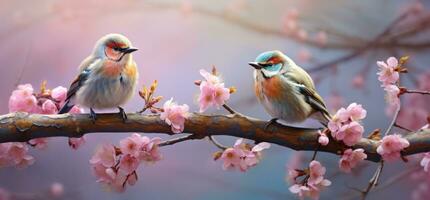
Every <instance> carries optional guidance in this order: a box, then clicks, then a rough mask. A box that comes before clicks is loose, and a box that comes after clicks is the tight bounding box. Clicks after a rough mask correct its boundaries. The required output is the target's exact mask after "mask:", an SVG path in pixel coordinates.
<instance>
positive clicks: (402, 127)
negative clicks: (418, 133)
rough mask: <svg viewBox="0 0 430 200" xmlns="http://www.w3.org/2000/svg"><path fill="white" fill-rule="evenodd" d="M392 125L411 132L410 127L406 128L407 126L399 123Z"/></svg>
mask: <svg viewBox="0 0 430 200" xmlns="http://www.w3.org/2000/svg"><path fill="white" fill-rule="evenodd" d="M394 126H395V127H397V128H400V129H403V130H405V131H409V132H412V130H411V129H408V128H406V127H404V126H401V125H399V124H398V123H394Z"/></svg>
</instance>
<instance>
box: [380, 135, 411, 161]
mask: <svg viewBox="0 0 430 200" xmlns="http://www.w3.org/2000/svg"><path fill="white" fill-rule="evenodd" d="M408 146H409V142H408V140H406V139H405V138H402V136H401V135H398V134H393V135H386V136H384V137H383V138H382V141H380V144H379V146H378V148H377V149H376V151H377V152H378V154H379V155H381V156H382V158H383V159H384V160H386V161H392V160H396V159H398V158H400V156H401V154H400V152H401V151H402V150H403V149H404V148H406V147H408Z"/></svg>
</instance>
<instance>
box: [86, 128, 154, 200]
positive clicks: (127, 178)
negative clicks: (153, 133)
mask: <svg viewBox="0 0 430 200" xmlns="http://www.w3.org/2000/svg"><path fill="white" fill-rule="evenodd" d="M160 142H161V139H160V138H152V139H150V138H148V137H146V136H141V135H139V134H137V133H134V134H132V135H131V136H130V137H127V138H125V139H123V140H121V141H120V145H119V147H115V146H114V145H112V144H103V145H101V146H100V147H99V148H97V150H96V152H95V154H94V155H93V157H92V158H91V160H90V163H91V165H92V169H93V172H94V174H95V176H96V177H97V178H98V180H97V182H100V183H102V184H104V185H105V186H107V187H108V188H109V189H112V190H114V191H117V192H122V191H124V190H125V187H126V185H127V184H129V185H134V184H135V183H136V181H137V172H136V170H137V168H138V167H139V164H140V163H142V162H146V163H153V162H156V161H159V160H161V154H160V152H159V146H158V145H159V144H160Z"/></svg>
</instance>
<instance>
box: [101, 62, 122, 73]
mask: <svg viewBox="0 0 430 200" xmlns="http://www.w3.org/2000/svg"><path fill="white" fill-rule="evenodd" d="M121 70H122V69H121V65H120V64H119V63H117V62H114V61H111V60H107V61H105V63H104V66H103V75H105V76H107V77H116V76H119V74H121Z"/></svg>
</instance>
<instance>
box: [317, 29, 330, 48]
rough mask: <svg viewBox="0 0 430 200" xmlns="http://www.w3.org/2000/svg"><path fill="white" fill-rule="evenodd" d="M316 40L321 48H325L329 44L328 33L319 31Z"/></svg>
mask: <svg viewBox="0 0 430 200" xmlns="http://www.w3.org/2000/svg"><path fill="white" fill-rule="evenodd" d="M315 40H316V42H317V43H318V44H319V45H320V46H325V45H326V44H327V33H326V32H325V31H319V32H318V33H317V35H316V36H315Z"/></svg>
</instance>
